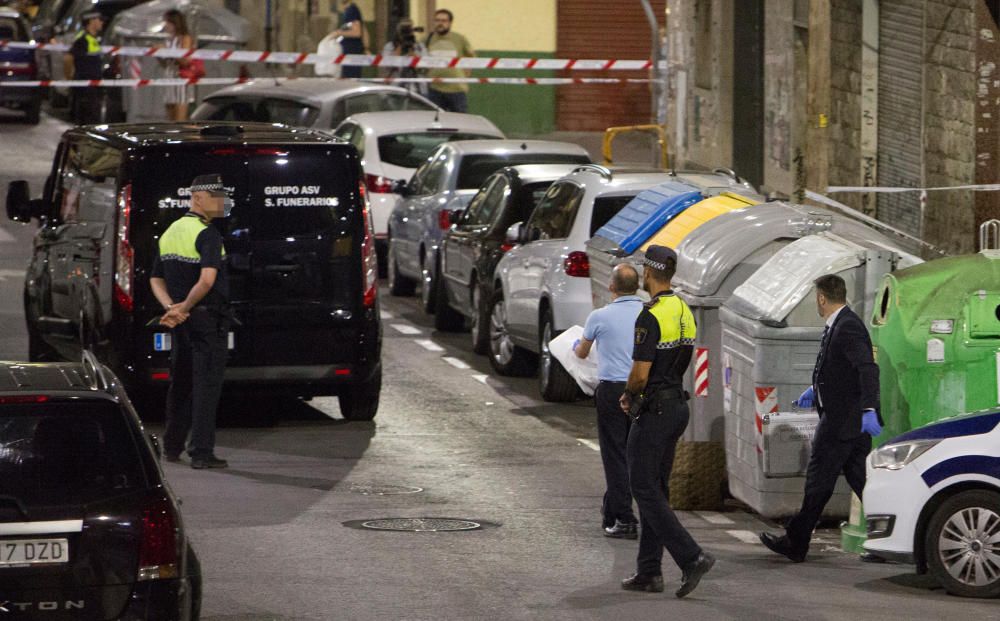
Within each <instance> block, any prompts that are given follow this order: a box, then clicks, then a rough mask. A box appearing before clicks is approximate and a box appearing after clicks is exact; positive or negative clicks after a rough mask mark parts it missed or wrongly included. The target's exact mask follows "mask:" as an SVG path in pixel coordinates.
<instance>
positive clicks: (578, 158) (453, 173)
mask: <svg viewBox="0 0 1000 621" xmlns="http://www.w3.org/2000/svg"><path fill="white" fill-rule="evenodd" d="M587 163H590V156H589V155H588V154H587V151H586V150H585V149H584V148H583V147H581V146H579V145H576V144H572V143H569V142H554V141H547V140H465V141H457V142H448V143H445V144H442V145H441V146H439V147H438V148H437V149H436V150H435V151H434V153H432V154H431V156H430V157H429V158H427V161H425V162H424V163H423V164H421V165H420V168H418V169H417V171H416V172H415V173H414V174H413V177H412V178H411V179H410V181H409V183H406V184H402V183H400V184H398V188H399V192H400V193H401V194H402V195H403V198H402V199H401V200H400V201H399V202H398V203H397V204H396V207H395V208H394V209H393V211H392V214H391V215H390V216H389V224H388V237H389V252H388V256H387V261H388V275H389V293H390V294H392V295H409V294H412V293H413V291H414V288H415V285H416V283H417V282H418V281H423V287H422V290H421V297H422V302H423V308H424V310H425V311H426V312H428V313H433V312H434V311H435V309H436V308H437V301H438V299H443V296H444V291H443V290H439V289H440V280H439V279H438V278H437V274H438V273H439V272H440V266H441V258H440V256H439V252H438V250H439V246H440V245H441V240H442V238H443V237H444V233H445V231H447V230H448V229H450V228H451V225H452V215H451V214H452V213H453V212H457V211H460V210H462V209H465V206H466V205H468V203H469V201H470V200H471V199H472V197H473V196H474V195H475V194H476V192H477V191H478V190H479V187H480V186H481V185H482V184H483V182H484V181H486V179H487V178H488V177H489V176H490V175H492V174H493V173H494V172H496V171H497V170H500V169H501V168H503V167H505V166H517V165H521V164H587Z"/></svg>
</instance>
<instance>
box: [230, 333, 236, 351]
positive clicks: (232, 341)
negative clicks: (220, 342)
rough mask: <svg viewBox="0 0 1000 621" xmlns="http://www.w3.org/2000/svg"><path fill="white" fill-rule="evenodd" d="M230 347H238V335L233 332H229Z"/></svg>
mask: <svg viewBox="0 0 1000 621" xmlns="http://www.w3.org/2000/svg"><path fill="white" fill-rule="evenodd" d="M229 349H230V350H233V349H236V335H235V334H233V333H232V332H230V333H229Z"/></svg>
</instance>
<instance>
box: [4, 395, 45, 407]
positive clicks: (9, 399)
mask: <svg viewBox="0 0 1000 621" xmlns="http://www.w3.org/2000/svg"><path fill="white" fill-rule="evenodd" d="M48 400H49V397H48V395H7V396H3V397H0V405H7V404H8V403H20V404H23V403H46V402H47V401H48Z"/></svg>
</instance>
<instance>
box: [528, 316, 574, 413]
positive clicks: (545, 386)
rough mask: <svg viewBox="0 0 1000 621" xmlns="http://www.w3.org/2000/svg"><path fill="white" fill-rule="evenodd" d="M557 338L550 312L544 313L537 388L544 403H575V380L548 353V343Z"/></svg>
mask: <svg viewBox="0 0 1000 621" xmlns="http://www.w3.org/2000/svg"><path fill="white" fill-rule="evenodd" d="M556 336H558V335H557V334H556V333H555V331H554V330H553V329H552V311H548V310H547V311H545V314H544V315H543V316H542V326H541V329H540V330H539V343H538V351H540V352H541V354H539V356H538V388H539V391H540V392H541V393H542V398H543V399H545V400H546V401H557V402H567V401H576V398H577V394H578V391H579V388H578V387H577V385H576V380H574V379H573V376H572V375H570V374H569V373H568V372H567V371H566V369H564V368H563V365H562V364H560V363H559V361H558V360H556V359H555V358H554V357H553V356H552V352H551V351H549V341H551V340H552V339H553V338H555V337H556Z"/></svg>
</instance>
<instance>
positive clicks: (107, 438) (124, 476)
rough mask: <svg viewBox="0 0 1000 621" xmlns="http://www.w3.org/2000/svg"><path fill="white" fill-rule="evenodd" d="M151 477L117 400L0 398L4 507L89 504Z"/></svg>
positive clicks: (1, 504) (142, 484)
mask: <svg viewBox="0 0 1000 621" xmlns="http://www.w3.org/2000/svg"><path fill="white" fill-rule="evenodd" d="M146 483H147V482H146V478H145V474H144V471H143V468H142V463H141V461H140V457H139V452H138V447H137V446H136V443H135V440H134V438H133V435H132V434H131V433H130V432H129V428H128V422H127V421H126V419H125V415H124V413H123V412H122V411H121V409H120V406H119V405H117V404H115V403H112V402H109V401H72V402H64V403H60V402H48V403H30V404H16V405H13V404H7V405H3V406H0V511H3V512H5V513H6V512H8V511H11V510H15V511H26V512H27V513H29V515H30V512H31V510H30V508H31V507H37V506H52V505H66V504H72V505H81V504H87V503H91V502H96V501H99V500H103V499H106V498H110V497H114V496H118V495H120V494H124V493H127V492H130V491H133V490H135V489H139V488H143V487H145V486H146ZM9 505H12V506H9ZM21 518H22V519H27V516H23V515H22V516H21Z"/></svg>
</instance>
